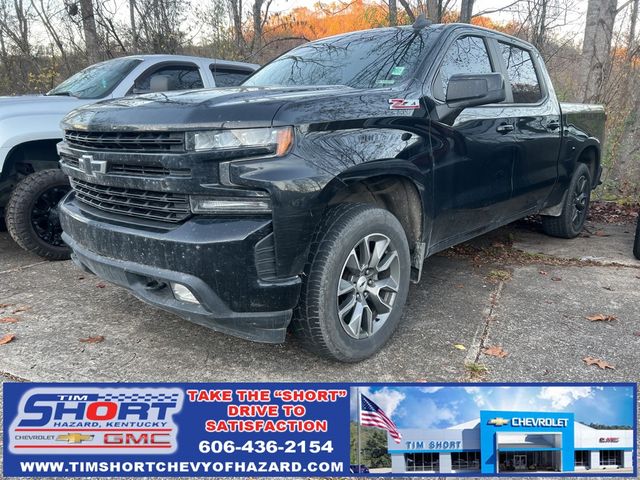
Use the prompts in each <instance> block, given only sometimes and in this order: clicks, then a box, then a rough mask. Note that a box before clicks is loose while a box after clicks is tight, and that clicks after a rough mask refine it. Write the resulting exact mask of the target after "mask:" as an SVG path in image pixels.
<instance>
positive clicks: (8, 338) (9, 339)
mask: <svg viewBox="0 0 640 480" xmlns="http://www.w3.org/2000/svg"><path fill="white" fill-rule="evenodd" d="M14 338H16V335H15V333H7V334H6V335H3V336H2V337H0V345H6V344H7V343H9V342H12V341H13V339H14Z"/></svg>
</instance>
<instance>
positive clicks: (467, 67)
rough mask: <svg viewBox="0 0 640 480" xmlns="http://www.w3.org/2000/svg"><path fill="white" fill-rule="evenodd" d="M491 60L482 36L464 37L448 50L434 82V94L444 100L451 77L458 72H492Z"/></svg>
mask: <svg viewBox="0 0 640 480" xmlns="http://www.w3.org/2000/svg"><path fill="white" fill-rule="evenodd" d="M491 72H492V69H491V60H489V53H488V52H487V47H486V45H485V43H484V40H483V39H482V38H480V37H471V36H470V37H462V38H459V39H457V40H456V41H455V42H453V44H452V45H451V46H450V47H449V50H447V53H446V54H445V57H444V59H443V60H442V65H441V66H440V71H439V72H438V76H437V78H436V81H435V84H434V88H433V90H434V92H433V94H434V96H435V97H436V98H437V99H438V100H444V99H445V95H446V92H447V86H448V85H449V79H450V78H451V77H452V76H453V75H458V74H474V73H491Z"/></svg>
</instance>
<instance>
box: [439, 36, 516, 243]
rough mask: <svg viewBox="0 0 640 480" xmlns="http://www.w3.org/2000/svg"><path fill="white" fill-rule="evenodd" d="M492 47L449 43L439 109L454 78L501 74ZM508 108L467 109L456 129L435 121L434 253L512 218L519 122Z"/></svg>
mask: <svg viewBox="0 0 640 480" xmlns="http://www.w3.org/2000/svg"><path fill="white" fill-rule="evenodd" d="M491 45H492V44H491V43H490V40H489V39H487V38H485V37H483V36H479V35H477V34H476V33H474V34H462V35H460V36H458V37H457V38H456V39H455V40H454V41H453V42H451V43H450V44H449V46H448V48H447V49H446V51H445V54H444V57H443V58H442V59H441V62H440V67H439V69H438V70H437V71H436V74H435V78H434V80H433V83H432V94H431V97H433V99H434V102H435V104H436V105H438V104H440V105H443V104H445V103H446V102H445V98H446V91H447V86H448V82H449V79H450V78H451V76H453V75H455V74H486V73H491V72H501V66H500V63H499V62H497V61H496V60H495V56H492V55H491V53H490V52H491V48H492V46H491ZM505 107H506V105H503V104H493V105H483V106H480V107H473V108H467V109H464V110H463V111H462V112H460V114H459V115H458V116H457V117H456V118H455V120H454V121H453V122H452V124H447V123H444V122H442V121H439V120H437V119H436V120H434V121H433V122H432V124H431V139H432V154H433V168H434V170H433V172H434V173H433V179H434V207H435V209H434V220H433V230H432V245H433V247H432V251H438V250H441V249H443V248H446V247H448V246H450V245H453V244H456V243H459V242H461V241H464V240H465V239H468V238H471V237H473V236H475V235H478V234H480V233H483V232H485V231H488V230H490V229H492V228H495V227H496V226H498V225H499V224H501V222H502V221H503V220H504V219H505V218H506V216H507V215H508V206H509V200H510V199H511V195H512V173H513V165H514V161H515V158H516V156H517V151H516V143H515V137H514V133H513V131H514V130H515V118H514V117H513V116H512V115H511V114H510V111H509V109H508V108H505Z"/></svg>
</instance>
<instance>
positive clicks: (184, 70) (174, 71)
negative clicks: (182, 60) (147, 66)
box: [131, 65, 204, 93]
mask: <svg viewBox="0 0 640 480" xmlns="http://www.w3.org/2000/svg"><path fill="white" fill-rule="evenodd" d="M194 88H204V84H203V83H202V77H201V76H200V70H199V69H198V67H196V66H195V65H166V66H164V67H161V68H159V69H157V70H152V71H151V72H145V73H144V74H143V75H142V76H141V77H140V78H138V80H136V83H135V85H134V86H133V89H132V91H131V93H149V92H168V91H171V90H190V89H194Z"/></svg>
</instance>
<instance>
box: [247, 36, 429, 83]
mask: <svg viewBox="0 0 640 480" xmlns="http://www.w3.org/2000/svg"><path fill="white" fill-rule="evenodd" d="M428 36H429V31H428V30H422V31H418V32H416V31H414V30H413V29H411V28H395V29H385V30H367V31H363V32H357V33H353V34H348V35H341V36H340V37H336V38H328V39H325V40H319V41H316V42H312V43H307V44H305V45H302V46H300V47H297V48H294V49H293V50H291V51H290V52H288V53H285V54H284V55H282V56H281V57H279V58H277V59H276V60H274V61H273V62H271V63H269V64H268V65H266V66H265V67H264V68H262V69H260V70H259V71H258V72H256V73H255V74H254V75H253V76H252V77H250V78H249V79H248V80H247V81H246V82H244V84H243V85H247V86H300V85H346V86H349V87H354V88H380V87H388V86H392V85H396V84H399V83H402V82H403V81H405V80H406V79H408V78H410V77H411V76H412V75H413V73H414V71H415V69H416V67H417V66H418V64H419V62H420V61H421V60H422V59H423V58H424V55H425V54H426V51H427V49H428V48H429V47H430V44H431V42H429V41H428Z"/></svg>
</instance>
